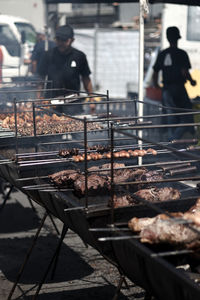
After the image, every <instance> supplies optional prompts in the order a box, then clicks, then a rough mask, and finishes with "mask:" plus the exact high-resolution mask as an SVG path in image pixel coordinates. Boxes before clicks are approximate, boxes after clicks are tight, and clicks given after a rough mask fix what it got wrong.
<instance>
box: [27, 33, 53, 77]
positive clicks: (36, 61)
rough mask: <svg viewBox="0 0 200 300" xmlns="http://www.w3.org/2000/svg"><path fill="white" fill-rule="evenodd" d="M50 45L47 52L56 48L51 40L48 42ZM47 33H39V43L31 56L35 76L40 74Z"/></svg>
mask: <svg viewBox="0 0 200 300" xmlns="http://www.w3.org/2000/svg"><path fill="white" fill-rule="evenodd" d="M47 42H48V44H47V50H50V49H52V48H54V47H55V46H56V44H55V42H54V41H51V40H49V39H48V40H47ZM45 43H46V40H45V32H43V31H42V30H41V31H39V32H37V42H36V44H35V46H34V48H33V52H32V55H31V64H32V73H33V74H34V75H37V74H38V69H39V65H40V62H41V59H42V57H43V55H44V52H45V50H46V49H45V48H46V47H45V46H46V45H45Z"/></svg>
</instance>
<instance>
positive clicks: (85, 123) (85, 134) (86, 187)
mask: <svg viewBox="0 0 200 300" xmlns="http://www.w3.org/2000/svg"><path fill="white" fill-rule="evenodd" d="M84 150H85V160H84V167H85V208H86V209H87V208H88V164H87V119H86V118H84Z"/></svg>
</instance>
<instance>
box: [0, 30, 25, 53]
mask: <svg viewBox="0 0 200 300" xmlns="http://www.w3.org/2000/svg"><path fill="white" fill-rule="evenodd" d="M0 45H3V46H5V47H6V49H7V51H8V53H9V54H10V55H11V56H20V45H19V43H18V41H17V39H16V37H15V36H14V34H13V33H12V31H11V30H10V27H9V26H8V25H6V24H0Z"/></svg>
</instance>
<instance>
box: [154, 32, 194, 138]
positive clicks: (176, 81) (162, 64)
mask: <svg viewBox="0 0 200 300" xmlns="http://www.w3.org/2000/svg"><path fill="white" fill-rule="evenodd" d="M180 38H181V36H180V33H179V29H178V28H177V27H168V28H167V39H168V41H169V44H170V47H169V48H167V49H165V50H163V51H161V52H160V53H159V55H158V58H157V60H156V63H155V65H154V66H153V69H154V74H153V83H154V86H155V87H158V86H159V85H158V73H159V71H162V79H163V91H162V104H163V106H166V107H168V108H166V109H165V113H167V114H170V113H180V112H183V110H181V108H184V109H191V108H192V104H191V102H190V99H189V97H188V94H187V91H186V89H185V86H184V85H185V82H186V81H187V80H189V81H190V83H191V85H193V86H194V85H196V81H195V80H193V79H192V77H191V75H190V73H189V69H190V68H191V65H190V61H189V57H188V55H187V53H186V52H185V51H184V50H181V49H179V48H178V47H177V44H178V39H180ZM173 108H180V110H177V109H173ZM165 119H167V124H169V125H170V124H179V123H192V122H193V117H192V115H188V116H187V115H184V116H169V117H165ZM185 131H190V132H191V133H194V127H185V126H184V127H176V128H173V127H169V128H168V138H169V140H172V139H179V138H181V137H182V135H183V134H184V132H185Z"/></svg>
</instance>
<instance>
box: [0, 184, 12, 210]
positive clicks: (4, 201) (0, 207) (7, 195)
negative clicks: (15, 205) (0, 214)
mask: <svg viewBox="0 0 200 300" xmlns="http://www.w3.org/2000/svg"><path fill="white" fill-rule="evenodd" d="M13 188H14V185H11V186H10V190H9V191H8V192H7V194H6V195H4V200H3V203H2V205H1V206H0V211H1V210H3V208H4V206H5V204H6V201H7V200H8V199H9V197H10V194H11V193H12V190H13Z"/></svg>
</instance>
